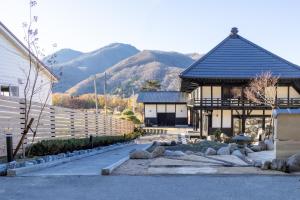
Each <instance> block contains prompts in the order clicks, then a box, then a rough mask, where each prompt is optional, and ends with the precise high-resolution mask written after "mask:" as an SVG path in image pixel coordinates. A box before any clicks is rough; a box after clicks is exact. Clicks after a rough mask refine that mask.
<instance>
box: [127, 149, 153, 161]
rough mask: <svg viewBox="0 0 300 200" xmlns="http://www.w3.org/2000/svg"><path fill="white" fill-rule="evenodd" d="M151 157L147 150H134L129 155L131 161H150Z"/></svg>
mask: <svg viewBox="0 0 300 200" xmlns="http://www.w3.org/2000/svg"><path fill="white" fill-rule="evenodd" d="M151 157H152V155H151V153H149V152H148V151H145V150H134V151H133V152H131V153H130V154H129V158H130V159H149V158H151Z"/></svg>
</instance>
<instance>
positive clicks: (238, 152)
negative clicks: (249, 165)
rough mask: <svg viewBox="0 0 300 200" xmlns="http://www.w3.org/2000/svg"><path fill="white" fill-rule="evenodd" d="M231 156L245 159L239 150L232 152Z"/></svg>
mask: <svg viewBox="0 0 300 200" xmlns="http://www.w3.org/2000/svg"><path fill="white" fill-rule="evenodd" d="M232 155H234V156H236V157H238V158H241V159H244V158H245V155H243V154H242V153H241V151H240V150H234V151H233V152H232Z"/></svg>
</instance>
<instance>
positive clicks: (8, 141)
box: [6, 134, 13, 162]
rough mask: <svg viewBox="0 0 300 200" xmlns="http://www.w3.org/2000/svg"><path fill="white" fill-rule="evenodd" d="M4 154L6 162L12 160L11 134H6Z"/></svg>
mask: <svg viewBox="0 0 300 200" xmlns="http://www.w3.org/2000/svg"><path fill="white" fill-rule="evenodd" d="M6 155H7V162H11V161H13V137H12V134H6Z"/></svg>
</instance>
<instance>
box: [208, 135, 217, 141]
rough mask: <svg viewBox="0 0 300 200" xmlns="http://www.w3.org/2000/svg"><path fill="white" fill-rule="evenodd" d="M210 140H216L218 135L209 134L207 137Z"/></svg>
mask: <svg viewBox="0 0 300 200" xmlns="http://www.w3.org/2000/svg"><path fill="white" fill-rule="evenodd" d="M206 139H207V140H208V141H215V140H216V137H215V136H214V135H209V136H207V138H206Z"/></svg>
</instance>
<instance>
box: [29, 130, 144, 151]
mask: <svg viewBox="0 0 300 200" xmlns="http://www.w3.org/2000/svg"><path fill="white" fill-rule="evenodd" d="M141 135H142V133H141V132H139V131H138V130H137V129H136V130H135V131H134V132H133V133H130V134H124V135H118V136H95V137H93V147H99V146H107V145H111V144H114V143H119V142H126V141H130V140H133V139H135V138H137V137H139V136H141ZM90 148H91V143H90V139H89V138H72V139H55V140H43V141H40V142H37V143H35V144H33V145H31V146H29V147H28V148H27V149H26V154H27V156H44V155H54V154H59V153H66V152H72V151H75V150H81V149H90Z"/></svg>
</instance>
